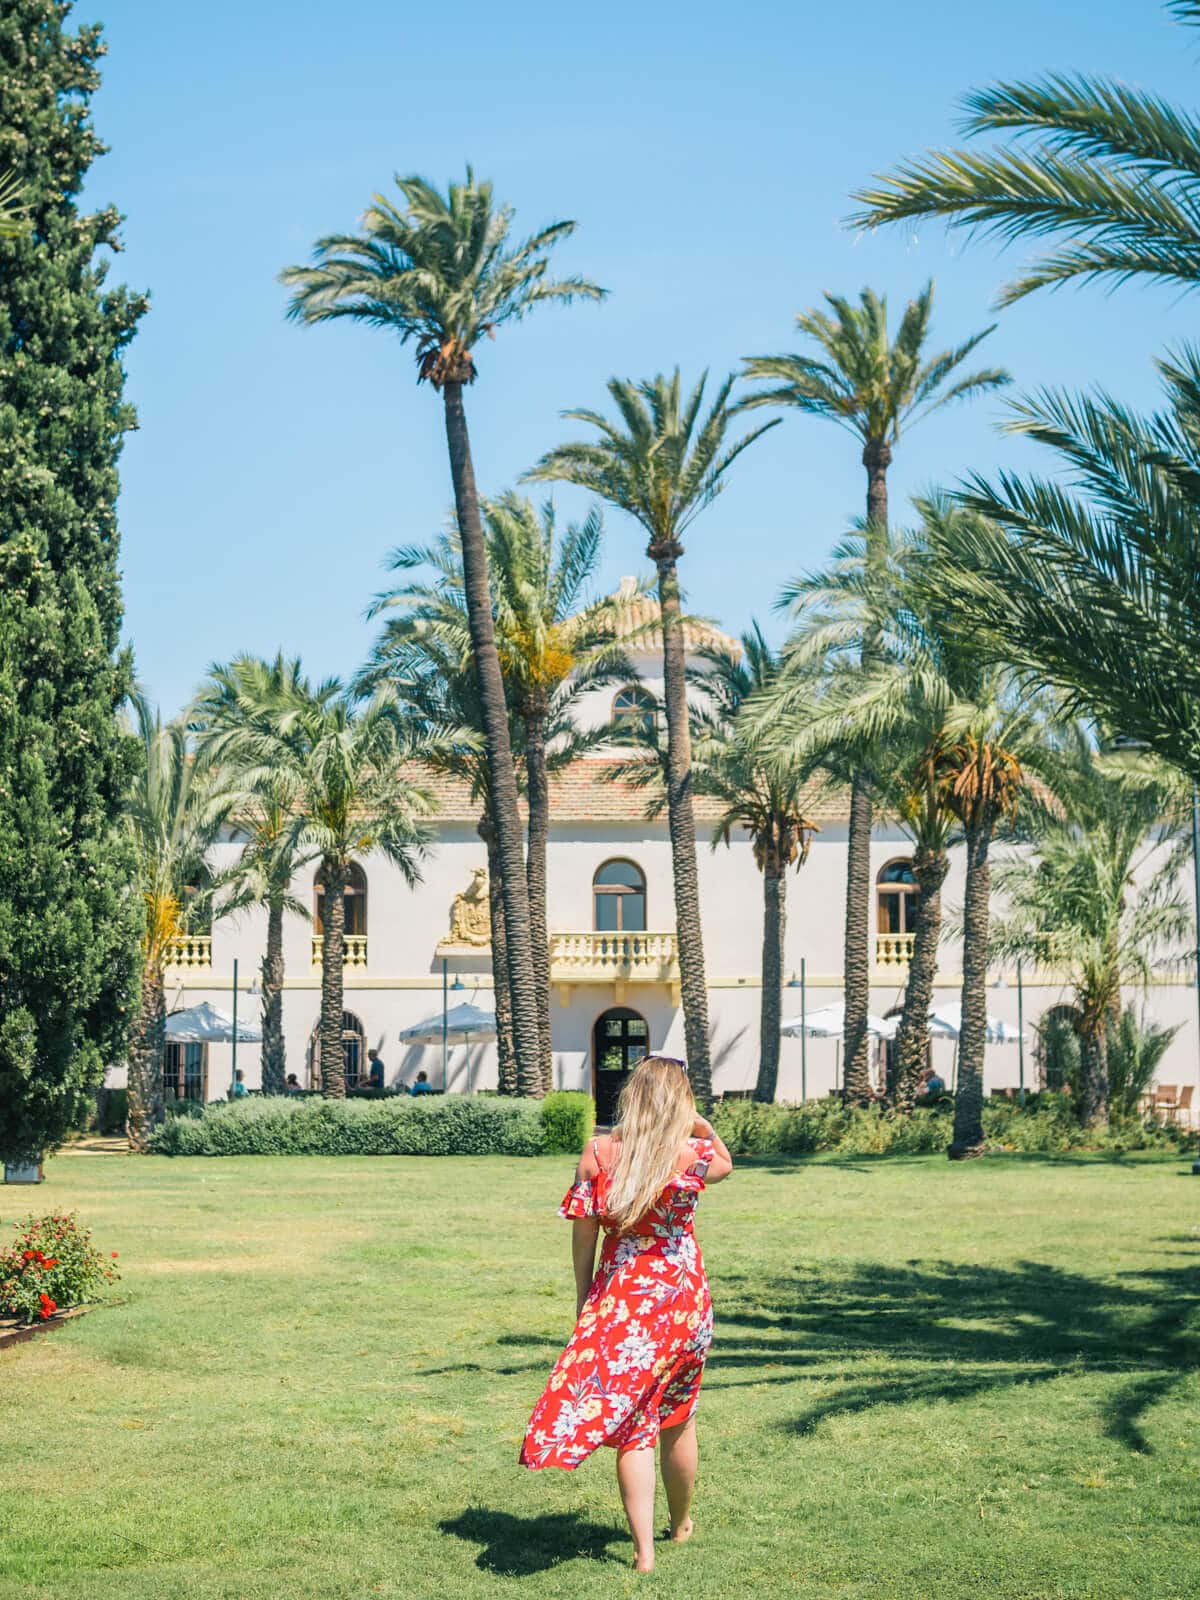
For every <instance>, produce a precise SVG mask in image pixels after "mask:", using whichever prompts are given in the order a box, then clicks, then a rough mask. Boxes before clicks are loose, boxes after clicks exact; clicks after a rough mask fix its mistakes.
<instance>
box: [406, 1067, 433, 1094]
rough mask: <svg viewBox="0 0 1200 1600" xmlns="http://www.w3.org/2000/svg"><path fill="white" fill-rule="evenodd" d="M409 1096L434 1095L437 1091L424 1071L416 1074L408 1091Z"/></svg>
mask: <svg viewBox="0 0 1200 1600" xmlns="http://www.w3.org/2000/svg"><path fill="white" fill-rule="evenodd" d="M408 1092H409V1094H436V1093H437V1090H436V1089H435V1088H434V1087H433V1085H432V1084H431V1083H430V1081H429V1074H428V1073H427V1072H425V1071H421V1072H418V1073H417V1079H416V1082H415V1083H414V1084H413V1085H412V1087H411V1088H410V1089H409V1091H408Z"/></svg>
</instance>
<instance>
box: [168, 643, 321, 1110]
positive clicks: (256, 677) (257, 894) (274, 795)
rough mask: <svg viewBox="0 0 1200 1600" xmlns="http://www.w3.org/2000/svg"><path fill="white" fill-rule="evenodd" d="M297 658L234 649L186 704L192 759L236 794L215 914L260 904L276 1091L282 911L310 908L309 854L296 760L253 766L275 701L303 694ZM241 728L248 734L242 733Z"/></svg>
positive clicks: (266, 1032) (265, 1046) (268, 1061)
mask: <svg viewBox="0 0 1200 1600" xmlns="http://www.w3.org/2000/svg"><path fill="white" fill-rule="evenodd" d="M303 692H304V690H303V681H302V676H301V671H300V663H299V661H288V660H286V659H285V658H284V657H283V655H282V654H280V655H277V656H276V657H275V659H274V661H264V660H261V659H260V658H258V657H255V656H239V657H238V658H237V659H236V660H234V661H231V662H230V663H229V664H228V665H227V666H214V667H213V668H212V669H211V672H210V679H209V684H208V686H207V687H206V688H205V689H204V690H202V691H201V695H200V698H199V700H198V701H197V703H196V705H195V706H194V707H193V710H192V727H193V729H194V730H195V732H196V733H197V735H198V741H197V759H198V760H199V761H200V762H201V764H202V765H203V766H204V767H205V769H206V770H209V771H214V772H220V773H221V774H223V777H224V780H225V782H226V783H227V784H228V785H229V787H230V789H231V791H232V792H233V794H234V795H235V799H234V800H233V805H232V816H233V821H234V824H235V826H236V827H237V829H238V831H239V832H240V833H241V834H242V835H243V836H244V837H245V839H246V844H245V847H244V849H243V851H242V855H241V859H240V861H239V862H238V864H237V866H236V867H234V868H232V869H231V870H230V873H229V887H228V890H227V892H226V893H225V894H224V895H223V896H222V899H221V902H220V908H219V914H220V915H222V916H227V915H231V914H234V913H236V912H238V911H240V910H242V909H244V908H245V907H247V906H264V907H265V908H266V912H267V938H266V946H265V948H264V951H263V958H262V1036H263V1043H262V1088H263V1093H264V1094H282V1093H283V1091H284V1082H285V1080H286V1077H287V1053H286V1044H285V1040H284V1032H283V980H284V961H283V921H284V917H285V915H286V914H287V913H289V912H291V913H294V914H295V915H297V916H302V917H307V916H308V908H307V906H305V905H304V904H303V903H302V902H301V901H300V900H298V899H297V898H296V896H295V895H294V894H293V893H292V883H293V881H294V879H295V877H296V874H297V873H298V872H299V871H300V870H301V868H303V867H304V866H305V865H307V863H308V862H309V861H310V860H311V859H312V856H311V853H310V852H309V851H307V850H305V849H304V848H303V847H302V846H301V844H300V842H299V840H298V837H297V833H296V829H295V827H294V822H295V807H296V804H297V801H298V799H299V795H300V770H299V762H298V761H297V760H296V759H294V757H295V756H296V755H297V754H298V752H292V755H293V759H291V760H289V761H288V762H287V763H286V764H285V763H284V762H282V761H275V762H272V763H271V764H270V765H269V766H266V767H260V766H259V765H258V762H259V757H260V754H261V749H260V748H259V742H258V739H257V736H258V735H261V734H262V732H263V731H264V730H266V729H269V728H270V727H271V724H272V718H273V717H274V716H275V715H276V714H277V713H278V711H279V709H280V707H281V706H284V705H287V704H289V703H291V702H292V701H293V700H294V699H295V698H296V696H297V694H303ZM247 734H249V735H251V737H250V738H249V739H247V737H246V736H247Z"/></svg>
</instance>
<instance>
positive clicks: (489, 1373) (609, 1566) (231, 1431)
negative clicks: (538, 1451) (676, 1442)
mask: <svg viewBox="0 0 1200 1600" xmlns="http://www.w3.org/2000/svg"><path fill="white" fill-rule="evenodd" d="M1187 1170H1188V1168H1187V1165H1186V1164H1185V1163H1182V1162H1180V1161H1178V1160H1173V1161H1172V1160H1168V1161H1163V1160H1161V1159H1145V1160H1137V1161H1122V1162H1111V1161H1110V1162H1105V1161H1094V1160H1077V1161H1067V1160H1061V1161H1053V1160H1039V1159H1036V1158H1029V1157H1026V1158H993V1159H989V1160H988V1161H986V1162H976V1163H970V1164H967V1165H964V1166H952V1165H950V1164H949V1163H947V1162H945V1161H944V1160H941V1159H937V1158H912V1159H908V1160H904V1159H898V1160H889V1161H880V1162H874V1161H870V1160H863V1161H858V1162H839V1161H822V1162H808V1163H796V1164H790V1163H787V1162H783V1161H775V1162H767V1161H764V1162H761V1163H758V1164H754V1163H743V1164H742V1166H741V1168H740V1170H739V1171H738V1173H737V1174H736V1175H735V1177H734V1179H733V1180H732V1181H731V1182H730V1183H729V1184H727V1185H725V1186H723V1187H722V1188H720V1189H717V1190H715V1191H713V1192H712V1193H710V1194H709V1195H707V1196H706V1197H705V1199H704V1201H703V1203H702V1208H701V1235H702V1243H703V1246H704V1249H705V1252H706V1256H707V1258H708V1262H709V1268H710V1273H711V1276H712V1280H713V1292H714V1295H715V1298H716V1303H717V1339H716V1344H715V1347H714V1354H713V1358H712V1361H711V1365H710V1369H709V1375H708V1378H707V1380H706V1385H705V1390H704V1395H703V1399H702V1402H701V1419H702V1420H701V1450H702V1466H701V1483H700V1490H699V1495H698V1502H697V1507H696V1521H697V1537H696V1539H695V1541H694V1542H693V1544H691V1545H689V1546H687V1547H684V1548H680V1549H669V1550H664V1551H663V1553H662V1555H661V1557H660V1561H659V1568H658V1571H657V1573H656V1574H655V1575H654V1576H653V1577H651V1578H642V1579H638V1578H635V1577H634V1576H633V1574H632V1573H631V1572H629V1571H627V1570H626V1563H627V1562H628V1560H629V1555H630V1550H629V1546H628V1543H627V1540H626V1535H625V1531H624V1525H623V1522H622V1519H621V1515H620V1509H619V1506H618V1503H617V1501H616V1497H615V1492H614V1486H613V1481H612V1478H613V1473H612V1456H611V1453H610V1452H608V1451H604V1452H602V1453H601V1454H600V1456H598V1457H597V1458H595V1459H593V1460H592V1461H591V1462H589V1463H588V1464H587V1465H586V1466H585V1467H584V1468H583V1469H582V1470H581V1471H579V1472H577V1473H573V1474H564V1473H553V1472H545V1473H538V1474H531V1473H526V1472H524V1471H523V1470H521V1469H520V1468H518V1467H517V1465H516V1453H517V1447H518V1443H519V1440H520V1436H521V1433H522V1431H523V1428H524V1425H525V1420H526V1417H527V1415H528V1412H529V1409H530V1407H531V1405H532V1403H533V1401H534V1399H535V1397H536V1395H537V1393H538V1392H539V1389H540V1387H541V1384H542V1382H543V1380H544V1377H545V1375H546V1373H547V1371H548V1369H549V1366H550V1364H551V1362H552V1360H553V1358H554V1356H555V1354H556V1353H557V1350H558V1348H559V1346H560V1344H561V1342H562V1341H563V1339H564V1338H565V1336H566V1334H567V1333H568V1331H569V1327H570V1321H571V1310H572V1298H571V1289H570V1284H569V1281H568V1279H569V1272H568V1263H567V1248H568V1239H567V1232H566V1228H565V1226H564V1224H562V1223H560V1222H558V1221H557V1220H556V1218H555V1217H554V1215H553V1208H554V1206H555V1204H556V1203H557V1200H558V1198H559V1195H560V1192H561V1191H562V1189H563V1188H564V1187H565V1183H566V1179H567V1172H566V1171H565V1166H564V1163H563V1162H561V1161H557V1160H538V1161H518V1160H509V1161H504V1160H498V1159H470V1158H464V1159H441V1160H418V1159H393V1160H370V1159H353V1158H352V1159H336V1160H335V1159H319V1158H318V1159H311V1160H309V1159H300V1158H291V1159H271V1158H241V1159H229V1160H222V1161H199V1160H194V1161H188V1160H175V1161H164V1160H153V1159H143V1160H137V1159H135V1158H130V1157H125V1156H119V1155H114V1154H104V1153H75V1154H67V1155H64V1156H62V1157H60V1158H58V1159H57V1160H56V1161H54V1162H53V1163H52V1164H51V1166H50V1167H49V1169H48V1171H49V1177H48V1181H47V1183H46V1184H45V1186H44V1187H43V1188H42V1190H41V1191H39V1192H38V1193H36V1194H31V1193H28V1192H22V1193H20V1194H19V1195H18V1194H14V1193H13V1191H11V1190H9V1191H7V1192H5V1191H3V1190H0V1208H2V1209H3V1212H4V1217H5V1221H6V1223H7V1222H8V1221H11V1220H12V1219H13V1217H14V1216H15V1215H17V1214H19V1211H23V1210H25V1209H28V1205H29V1203H30V1202H34V1203H36V1204H37V1205H38V1207H39V1208H45V1209H50V1208H51V1207H55V1206H59V1205H69V1206H77V1207H78V1208H79V1209H80V1211H81V1212H82V1213H83V1215H84V1218H85V1219H86V1221H87V1222H88V1223H90V1224H91V1225H92V1226H93V1227H94V1228H95V1229H96V1232H97V1236H98V1238H99V1240H100V1242H101V1243H102V1244H103V1245H104V1247H105V1248H111V1249H115V1250H119V1251H120V1253H121V1263H122V1267H123V1269H124V1273H125V1276H124V1280H123V1282H122V1284H121V1285H119V1296H120V1300H119V1303H116V1304H113V1305H110V1306H107V1307H105V1308H103V1309H101V1310H98V1311H95V1312H94V1313H92V1314H91V1315H90V1316H87V1317H83V1318H80V1319H79V1320H78V1321H77V1322H75V1323H73V1324H70V1325H69V1326H67V1327H64V1328H63V1329H62V1330H60V1331H58V1332H55V1333H53V1334H49V1335H45V1336H43V1337H40V1338H37V1339H34V1340H32V1341H30V1342H28V1343H26V1344H24V1345H21V1346H19V1347H17V1348H14V1349H11V1350H8V1351H4V1352H0V1396H2V1403H0V1504H2V1505H3V1506H4V1510H5V1515H4V1517H3V1518H2V1519H0V1596H2V1597H3V1600H10V1597H12V1600H16V1597H17V1596H20V1597H21V1600H51V1597H53V1600H84V1597H86V1600H110V1597H113V1600H115V1597H118V1596H119V1597H120V1600H160V1597H161V1600H218V1597H220V1600H258V1597H263V1600H265V1597H268V1596H270V1597H271V1600H276V1597H278V1596H281V1595H282V1596H285V1597H286V1600H343V1597H345V1600H350V1597H355V1600H357V1597H360V1596H374V1595H383V1596H394V1597H400V1596H404V1597H406V1600H408V1597H413V1600H426V1597H430V1600H432V1597H436V1600H474V1597H477V1596H496V1595H504V1594H507V1593H514V1594H515V1593H520V1595H521V1596H522V1597H526V1596H527V1597H529V1600H538V1597H543V1596H571V1597H573V1600H591V1597H593V1596H595V1597H601V1596H603V1597H605V1600H608V1597H620V1596H625V1595H632V1594H638V1595H658V1596H670V1597H672V1600H675V1597H679V1600H683V1597H688V1600H694V1597H696V1596H699V1595H713V1594H723V1593H728V1592H733V1593H735V1594H737V1595H738V1596H742V1595H753V1596H758V1595H762V1596H776V1595H779V1596H782V1595H787V1596H806V1597H807V1596H811V1597H817V1596H820V1597H826V1596H830V1597H832V1596H837V1597H839V1600H858V1597H863V1600H866V1597H870V1600H890V1597H893V1596H895V1597H904V1600H924V1597H927V1596H938V1597H957V1596H981V1597H982V1596H988V1597H1001V1600H1059V1597H1061V1600H1100V1597H1104V1600H1109V1597H1111V1600H1118V1597H1121V1600H1125V1597H1129V1596H1146V1597H1148V1600H1149V1597H1153V1600H1175V1597H1180V1600H1182V1597H1183V1596H1184V1595H1191V1594H1194V1592H1195V1573H1196V1568H1197V1553H1196V1539H1195V1529H1196V1518H1197V1510H1198V1506H1197V1500H1198V1489H1200V1434H1198V1431H1197V1424H1196V1415H1197V1402H1198V1401H1200V1379H1198V1377H1197V1372H1196V1365H1197V1355H1198V1351H1200V1338H1198V1335H1200V1283H1198V1279H1197V1264H1198V1260H1200V1229H1198V1228H1197V1227H1196V1226H1195V1224H1194V1219H1195V1218H1196V1213H1197V1201H1198V1200H1200V1182H1194V1181H1193V1180H1192V1179H1191V1178H1190V1177H1187V1178H1185V1177H1184V1176H1183V1174H1184V1173H1186V1172H1187Z"/></svg>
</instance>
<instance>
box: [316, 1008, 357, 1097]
mask: <svg viewBox="0 0 1200 1600" xmlns="http://www.w3.org/2000/svg"><path fill="white" fill-rule="evenodd" d="M342 1060H343V1064H344V1071H345V1074H346V1092H347V1094H348V1093H349V1092H350V1090H351V1089H357V1088H359V1087H364V1088H365V1087H366V1082H367V1036H366V1033H365V1032H364V1031H363V1025H362V1023H361V1022H360V1021H359V1019H358V1018H357V1017H356V1016H355V1015H354V1013H353V1011H343V1012H342ZM308 1086H309V1088H310V1089H319V1088H320V1087H321V1021H320V1018H319V1017H318V1019H317V1021H316V1024H315V1025H314V1027H313V1031H312V1033H311V1034H310V1035H309V1039H308Z"/></svg>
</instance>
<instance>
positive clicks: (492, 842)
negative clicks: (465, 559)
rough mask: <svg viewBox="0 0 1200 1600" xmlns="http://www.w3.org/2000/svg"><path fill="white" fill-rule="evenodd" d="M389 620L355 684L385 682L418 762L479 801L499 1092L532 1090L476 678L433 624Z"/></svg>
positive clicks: (367, 685) (372, 685)
mask: <svg viewBox="0 0 1200 1600" xmlns="http://www.w3.org/2000/svg"><path fill="white" fill-rule="evenodd" d="M406 620H407V621H408V626H404V625H403V624H400V623H399V619H397V618H395V617H391V618H389V619H388V622H387V624H386V626H385V627H384V629H383V631H382V633H381V635H380V637H379V638H378V639H377V640H376V642H375V644H374V646H373V648H372V651H371V655H370V658H369V660H368V662H367V665H366V667H365V668H364V669H363V671H362V673H361V674H360V676H359V683H360V686H361V687H363V688H365V689H367V690H370V691H374V690H377V689H378V688H379V687H380V686H381V685H384V684H387V685H388V686H390V688H391V690H392V692H393V693H394V694H395V696H396V699H397V701H398V703H399V704H400V706H401V707H402V708H403V710H404V714H405V716H406V718H409V719H411V720H412V721H413V723H414V724H415V729H416V733H417V736H418V738H419V741H420V747H421V765H422V766H423V767H425V768H427V769H428V770H429V771H430V772H434V773H441V774H444V775H446V776H448V777H451V778H454V779H457V780H458V782H460V783H464V784H466V786H467V788H468V790H469V791H470V794H471V797H472V799H473V800H475V801H476V802H478V804H479V807H480V816H479V822H478V824H477V825H476V831H477V832H478V834H479V837H480V839H482V841H483V843H484V846H485V848H486V850H487V861H488V913H489V922H490V931H491V959H492V994H493V998H494V1001H495V1007H496V1055H497V1061H498V1069H499V1089H500V1093H501V1094H502V1095H515V1094H519V1093H521V1092H523V1090H526V1091H528V1092H530V1093H532V1092H533V1086H532V1084H530V1083H529V1082H528V1074H527V1081H526V1083H525V1084H524V1085H522V1084H521V1082H520V1081H519V1079H518V1063H517V1058H516V1052H515V1050H514V1048H513V1030H512V998H511V995H510V993H509V987H508V953H507V943H506V936H505V927H504V897H503V895H502V893H501V890H500V879H501V868H500V855H499V850H498V848H497V843H496V826H495V823H494V821H493V819H492V808H491V793H490V785H491V769H490V767H489V765H488V759H487V753H486V750H485V744H486V740H485V738H484V732H483V712H482V709H481V707H480V704H479V678H478V675H477V674H476V672H475V668H474V666H473V665H472V663H471V661H470V659H469V657H468V656H466V655H464V652H463V649H462V645H461V641H455V640H454V639H449V640H448V639H447V638H446V637H445V636H444V635H443V634H442V633H441V631H440V630H439V629H438V628H437V627H433V626H427V625H422V624H420V623H416V624H415V625H414V619H411V618H410V619H406Z"/></svg>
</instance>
